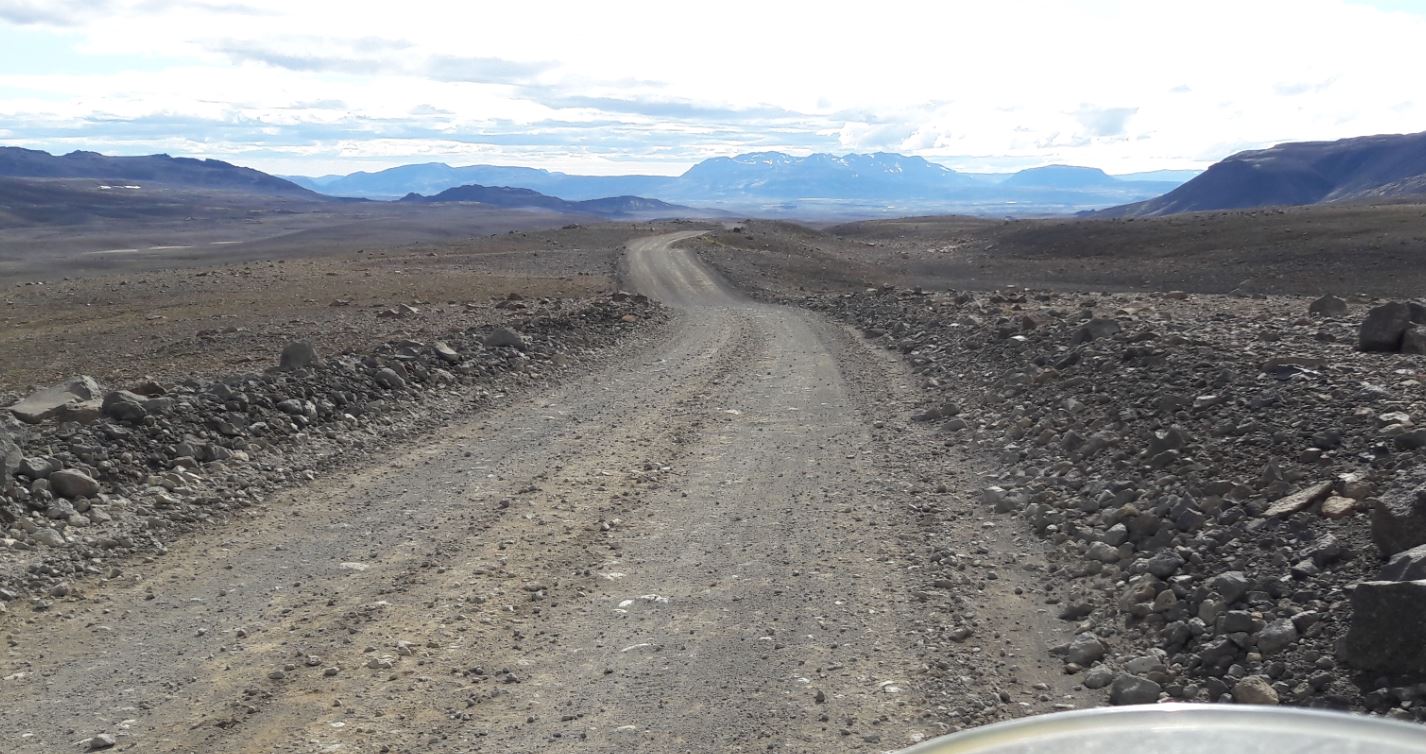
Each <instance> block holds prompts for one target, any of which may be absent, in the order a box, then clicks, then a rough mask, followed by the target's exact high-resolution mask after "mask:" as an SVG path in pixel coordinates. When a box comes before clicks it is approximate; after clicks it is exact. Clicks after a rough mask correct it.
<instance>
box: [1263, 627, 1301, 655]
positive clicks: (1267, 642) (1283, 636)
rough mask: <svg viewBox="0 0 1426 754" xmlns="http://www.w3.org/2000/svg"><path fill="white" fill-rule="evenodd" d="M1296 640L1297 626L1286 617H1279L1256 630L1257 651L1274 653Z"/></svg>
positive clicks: (1267, 653)
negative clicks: (1258, 630)
mask: <svg viewBox="0 0 1426 754" xmlns="http://www.w3.org/2000/svg"><path fill="white" fill-rule="evenodd" d="M1295 641H1297V626H1296V625H1294V624H1293V622H1292V621H1291V620H1289V619H1287V618H1279V619H1278V620H1275V621H1273V622H1272V623H1269V624H1267V626H1265V627H1263V630H1262V631H1260V632H1258V651H1259V652H1262V653H1263V654H1264V655H1274V654H1277V653H1278V652H1281V651H1282V650H1284V649H1286V648H1288V647H1289V646H1291V645H1292V643H1293V642H1295Z"/></svg>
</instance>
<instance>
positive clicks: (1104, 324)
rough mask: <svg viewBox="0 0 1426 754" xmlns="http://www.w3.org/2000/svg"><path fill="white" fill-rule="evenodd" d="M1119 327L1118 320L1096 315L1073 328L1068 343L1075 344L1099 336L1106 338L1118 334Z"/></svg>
mask: <svg viewBox="0 0 1426 754" xmlns="http://www.w3.org/2000/svg"><path fill="white" fill-rule="evenodd" d="M1121 329H1122V328H1121V327H1120V326H1119V322H1118V320H1113V319H1100V318H1098V317H1096V318H1094V319H1091V320H1090V321H1088V322H1086V323H1084V325H1083V326H1081V327H1080V328H1079V329H1078V330H1075V332H1074V335H1073V336H1072V337H1071V338H1070V345H1076V346H1077V345H1081V344H1084V343H1089V342H1090V341H1095V340H1099V339H1100V338H1108V337H1110V336H1113V335H1117V334H1119V331H1120V330H1121Z"/></svg>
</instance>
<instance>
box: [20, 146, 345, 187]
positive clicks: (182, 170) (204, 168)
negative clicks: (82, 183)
mask: <svg viewBox="0 0 1426 754" xmlns="http://www.w3.org/2000/svg"><path fill="white" fill-rule="evenodd" d="M0 176H3V177H7V178H91V179H94V180H100V181H116V182H124V183H133V184H144V183H158V184H163V185H165V186H187V187H193V188H205V189H220V190H229V191H244V192H248V193H254V194H263V195H267V196H283V197H289V198H301V199H312V200H326V199H327V197H324V196H322V195H321V194H318V193H316V192H313V191H309V190H307V189H305V188H303V187H301V186H298V185H297V184H295V183H293V182H291V181H288V180H285V179H282V178H277V177H275V176H271V175H268V174H267V173H263V172H260V171H257V170H253V169H252V168H244V167H239V166H237V165H232V164H229V163H226V162H223V161H221V160H196V159H192V158H188V157H170V156H168V155H166V154H156V155H148V156H146V157H107V156H105V155H102V154H98V153H96V152H70V153H69V154H67V155H63V156H58V157H56V156H55V155H52V154H49V153H48V152H41V151H39V150H34V149H22V148H20V147H0Z"/></svg>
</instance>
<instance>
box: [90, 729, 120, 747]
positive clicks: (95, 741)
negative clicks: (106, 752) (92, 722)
mask: <svg viewBox="0 0 1426 754" xmlns="http://www.w3.org/2000/svg"><path fill="white" fill-rule="evenodd" d="M117 743H118V741H117V740H116V739H115V738H114V737H113V736H111V735H109V734H108V733H100V734H99V735H97V736H95V737H93V738H91V739H89V740H88V741H86V742H85V745H84V748H85V749H88V750H89V751H99V750H101V749H112V748H113V747H114V746H115V745H116V744H117Z"/></svg>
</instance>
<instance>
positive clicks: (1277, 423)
mask: <svg viewBox="0 0 1426 754" xmlns="http://www.w3.org/2000/svg"><path fill="white" fill-rule="evenodd" d="M1235 222H1236V221H1235ZM687 227H688V226H686V225H685V226H680V225H675V224H668V225H664V226H658V227H656V228H652V229H651V228H650V227H649V226H632V225H622V226H614V225H610V226H600V227H597V228H567V229H564V230H562V231H548V232H538V233H536V232H530V233H526V234H513V235H509V236H506V237H503V238H500V239H485V240H476V241H466V242H461V243H458V244H444V245H435V246H419V247H418V246H412V247H409V248H400V249H384V250H376V252H375V253H371V252H363V253H362V254H361V255H348V256H343V257H340V258H333V259H326V258H321V259H311V258H302V259H297V260H289V261H286V262H278V261H272V262H262V263H256V262H245V263H242V264H234V265H229V266H218V267H207V266H205V267H204V268H202V269H182V270H178V271H175V272H173V273H172V274H165V275H162V276H154V277H148V274H149V273H140V274H139V275H138V276H129V277H125V276H123V275H120V276H113V275H106V276H103V277H99V278H77V279H74V280H62V279H61V280H46V281H44V283H45V284H44V285H43V286H41V285H21V286H19V287H17V288H16V289H14V290H15V293H13V294H9V295H11V296H12V298H13V303H12V304H10V305H9V306H7V308H6V310H5V311H6V313H5V316H6V317H7V318H8V319H7V321H6V322H5V323H4V324H5V325H6V326H5V327H4V328H3V329H0V338H5V339H8V340H6V341H5V342H6V343H7V344H8V345H11V346H14V347H15V348H16V349H17V352H19V353H22V356H23V358H20V359H16V360H10V361H7V362H6V363H5V364H4V365H3V366H4V372H3V373H0V374H2V375H3V380H2V381H0V391H3V392H5V393H6V395H4V396H0V397H3V398H4V400H3V401H0V403H6V404H10V403H13V404H14V405H12V406H11V407H10V409H9V410H7V411H5V412H4V413H3V415H0V416H3V418H0V466H3V468H0V471H3V472H4V473H3V474H0V479H3V480H5V481H6V482H7V483H8V486H7V487H6V488H5V491H4V492H3V495H2V496H0V525H3V534H4V538H3V539H0V544H3V547H0V632H3V634H4V635H5V637H6V641H7V648H6V654H5V656H4V667H3V669H4V671H5V672H4V673H2V674H0V679H3V680H0V703H3V704H4V705H5V706H6V707H7V709H9V710H11V714H10V715H8V716H7V719H6V720H5V721H4V722H0V740H3V741H4V742H7V743H6V744H3V745H0V748H3V746H4V745H8V743H9V742H18V744H17V750H20V751H49V750H55V749H56V747H58V748H60V749H63V748H64V747H66V746H72V747H77V748H79V749H83V748H85V747H92V748H96V749H101V748H108V747H110V746H113V747H115V748H118V749H120V750H132V751H200V750H201V751H234V752H246V751H252V752H264V753H265V754H266V753H267V752H272V751H293V752H316V751H331V750H335V749H334V748H333V747H339V748H345V749H347V750H352V751H374V752H375V751H468V750H471V749H472V748H477V747H478V748H493V749H498V750H502V751H536V750H539V751H611V752H613V751H626V750H629V749H631V748H639V749H644V750H650V751H704V750H718V751H754V750H756V751H766V750H789V751H811V750H828V749H832V750H854V751H887V750H895V749H897V748H900V747H902V746H905V745H907V744H910V743H914V742H916V741H919V740H923V739H925V738H927V737H929V736H933V735H938V734H941V733H945V732H949V731H952V730H957V729H960V728H964V727H968V726H974V725H979V724H983V723H987V722H992V721H997V720H1004V719H1008V718H1013V717H1019V716H1023V715H1027V714H1038V713H1044V712H1051V711H1055V710H1060V709H1071V708H1078V707H1084V706H1093V705H1097V704H1133V703H1152V702H1156V701H1163V700H1186V701H1201V702H1211V701H1223V702H1238V703H1268V704H1294V705H1305V706H1324V707H1334V708H1343V709H1355V710H1364V711H1370V712H1374V713H1379V714H1384V715H1389V716H1392V717H1397V718H1403V719H1413V720H1415V719H1421V715H1422V713H1421V711H1420V710H1421V709H1422V704H1423V702H1426V652H1423V650H1422V649H1421V646H1420V644H1419V642H1418V641H1416V635H1415V627H1416V626H1419V625H1421V624H1422V623H1423V622H1426V609H1423V605H1426V599H1423V597H1422V596H1421V595H1420V594H1419V589H1420V585H1421V584H1422V583H1426V582H1418V581H1414V579H1417V578H1419V577H1421V576H1423V575H1426V547H1421V546H1422V545H1426V498H1423V496H1422V495H1421V494H1420V492H1421V491H1422V490H1423V485H1426V473H1424V472H1423V464H1422V463H1421V461H1422V458H1423V456H1422V454H1423V453H1426V450H1423V446H1426V430H1423V429H1421V428H1420V426H1421V425H1423V424H1426V419H1423V417H1426V387H1423V384H1426V361H1423V358H1426V357H1423V356H1422V355H1419V353H1417V352H1418V351H1419V350H1422V349H1423V346H1426V343H1423V342H1422V339H1421V337H1420V327H1419V326H1414V325H1413V324H1412V321H1413V320H1415V321H1417V322H1422V324H1423V325H1426V322H1423V320H1426V316H1422V315H1426V310H1423V309H1421V308H1420V307H1419V306H1411V305H1406V304H1399V305H1395V306H1383V304H1384V302H1385V299H1379V298H1372V297H1367V296H1360V295H1357V296H1347V297H1345V298H1343V299H1335V298H1326V299H1316V298H1315V297H1303V296H1299V295H1278V294H1269V295H1264V294H1254V293H1247V292H1244V291H1241V290H1240V291H1239V292H1238V293H1236V294H1227V293H1205V292H1191V293H1185V292H1179V291H1174V290H1172V289H1170V288H1169V287H1168V286H1166V285H1157V284H1155V285H1146V286H1144V288H1145V290H1141V291H1124V290H1119V291H1118V292H1104V291H1102V290H1101V291H1098V292H1088V291H1074V290H1068V288H1070V287H1072V286H1069V285H1065V284H1064V281H1062V280H1058V279H1056V278H1057V276H1058V275H1059V274H1060V273H1059V271H1060V270H1061V269H1062V268H1063V266H1064V262H1063V261H1062V260H1060V261H1056V263H1055V264H1053V265H1046V266H1042V267H1040V268H1039V273H1038V275H1039V277H1038V278H1032V279H1031V282H1034V281H1036V280H1039V281H1042V282H1043V283H1044V284H1043V285H1037V286H1035V287H1032V288H1025V287H1011V286H1006V285H1000V286H983V288H982V289H978V290H964V289H962V290H953V289H951V288H950V287H948V286H946V285H944V284H942V283H943V281H944V280H946V279H949V278H952V277H954V271H955V269H959V268H945V269H942V268H939V267H936V264H937V263H936V261H935V260H936V259H937V258H938V257H939V256H943V255H944V254H943V252H942V251H940V250H941V249H945V248H948V245H947V244H943V243H940V242H936V241H935V239H934V238H932V239H931V241H930V242H928V241H927V237H925V236H917V237H916V238H914V239H902V240H900V241H898V242H897V243H896V244H889V245H883V242H884V241H885V239H884V238H881V237H872V238H868V237H866V236H864V235H863V236H862V237H858V238H853V237H852V236H854V235H856V232H860V231H856V232H852V231H847V230H844V231H842V233H844V235H842V236H834V235H829V234H827V233H824V232H819V231H813V230H808V229H805V228H795V227H791V226H787V225H784V224H775V223H751V224H746V225H738V226H737V227H729V228H723V229H718V230H714V231H713V232H711V233H707V234H705V235H702V236H700V235H698V231H697V230H693V231H687V230H684V231H682V232H677V233H671V234H670V233H669V231H676V230H680V229H682V228H687ZM997 227H998V226H997ZM654 231H658V232H661V233H663V235H657V236H649V235H648V234H649V233H650V232H654ZM918 232H920V233H923V234H933V230H928V229H926V228H922V229H921V230H919V231H918ZM957 232H960V231H957ZM967 232H969V231H967ZM977 232H979V231H977ZM928 243H930V245H927V244H928ZM686 249H693V250H695V251H696V255H695V254H694V253H691V252H689V251H686ZM368 254H370V256H368ZM700 260H701V261H700ZM1023 261H1024V260H1023V259H1022V260H1021V261H1020V262H1016V264H1021V263H1022V262H1023ZM1025 269H1028V268H1025ZM1105 269H1108V268H1107V267H1106V268H1105ZM1152 269H1153V270H1154V273H1153V274H1154V275H1163V276H1166V277H1167V278H1172V277H1173V276H1172V274H1171V273H1172V265H1171V264H1170V265H1167V266H1163V265H1160V266H1154V267H1153V268H1152ZM1022 271H1023V270H1022ZM922 272H925V273H927V274H925V275H924V277H925V279H926V280H929V281H936V282H937V285H934V286H933V285H930V284H927V285H925V286H924V290H923V289H919V288H916V287H914V284H912V285H908V282H912V281H914V280H916V279H917V278H918V276H921V273H922ZM719 273H721V274H719ZM1096 274H1098V273H1096ZM1267 277H1268V278H1270V277H1271V276H1267ZM1369 277H1370V278H1371V281H1372V282H1373V285H1378V284H1381V283H1382V281H1383V280H1384V279H1385V277H1384V276H1383V273H1382V271H1381V270H1372V271H1370V274H1369ZM1411 279H1412V278H1409V276H1404V277H1403V280H1405V281H1406V282H1404V283H1403V286H1405V287H1410V280H1411ZM1214 280H1215V281H1216V280H1217V278H1214ZM1141 282H1142V281H1141ZM1219 282H1221V281H1219ZM1354 282H1356V281H1354V280H1353V279H1352V278H1342V279H1339V280H1337V281H1336V284H1335V285H1334V286H1333V287H1334V288H1335V289H1336V290H1339V291H1341V290H1353V289H1357V290H1360V289H1362V288H1368V287H1370V286H1361V287H1357V286H1354V285H1353V283H1354ZM1132 283H1133V281H1131V280H1129V279H1128V278H1125V285H1124V286H1123V287H1133V285H1132ZM1217 284H1218V283H1217V282H1214V283H1213V285H1215V286H1216V285H1217ZM621 286H623V287H628V288H630V289H637V290H639V291H641V292H644V293H647V294H649V296H650V297H651V298H652V299H653V300H648V299H644V298H643V297H641V296H635V295H630V294H622V293H621V294H611V293H610V291H613V290H615V289H616V288H617V287H621ZM1387 292H1392V291H1387ZM1395 293H1396V294H1397V295H1398V297H1399V298H1402V299H1411V298H1413V297H1412V296H1410V295H1405V294H1409V293H1410V291H1406V292H1405V293H1402V292H1395ZM512 294H513V295H512ZM103 296H111V297H113V298H110V299H102V300H101V298H102V297H103ZM750 297H751V298H752V299H754V300H749V298H750ZM655 301H660V302H665V303H666V304H668V308H665V307H664V306H660V305H659V304H657V303H655ZM179 302H183V303H179ZM769 303H772V304H775V305H769ZM333 304H336V305H333ZM156 307H158V308H157V309H156ZM165 307H168V308H165ZM46 312H50V313H52V318H53V319H54V320H55V321H56V322H64V323H67V324H65V325H57V324H52V323H51V322H50V319H51V317H47V316H46ZM91 313H93V314H98V315H99V316H89V315H90V314H91ZM1364 321H1365V322H1370V325H1369V326H1367V327H1366V328H1365V329H1364V327H1363V323H1364ZM221 323H226V324H225V325H224V326H223V327H216V325H218V324H221ZM1364 334H1365V335H1367V338H1366V341H1365V345H1367V346H1368V350H1366V351H1364V350H1363V349H1362V348H1361V346H1362V345H1364V341H1363V335H1364ZM83 373H89V374H93V375H94V377H93V378H83V379H70V377H71V376H72V375H74V374H83ZM94 378H97V379H94ZM56 383H57V384H56ZM101 383H102V384H101ZM44 385H52V387H51V388H50V389H48V390H35V388H36V387H42V386H44ZM21 399H23V400H21ZM16 401H18V402H16ZM11 417H13V418H11ZM160 555H162V557H157V556H160ZM150 556H151V557H150ZM134 668H145V669H146V670H145V671H144V672H141V673H138V674H137V675H136V674H135V673H134ZM60 700H69V701H68V702H66V703H64V704H61V703H60ZM74 700H79V701H78V703H75V701H74ZM672 700H677V705H678V706H677V707H676V709H675V707H674V704H673V702H672Z"/></svg>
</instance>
